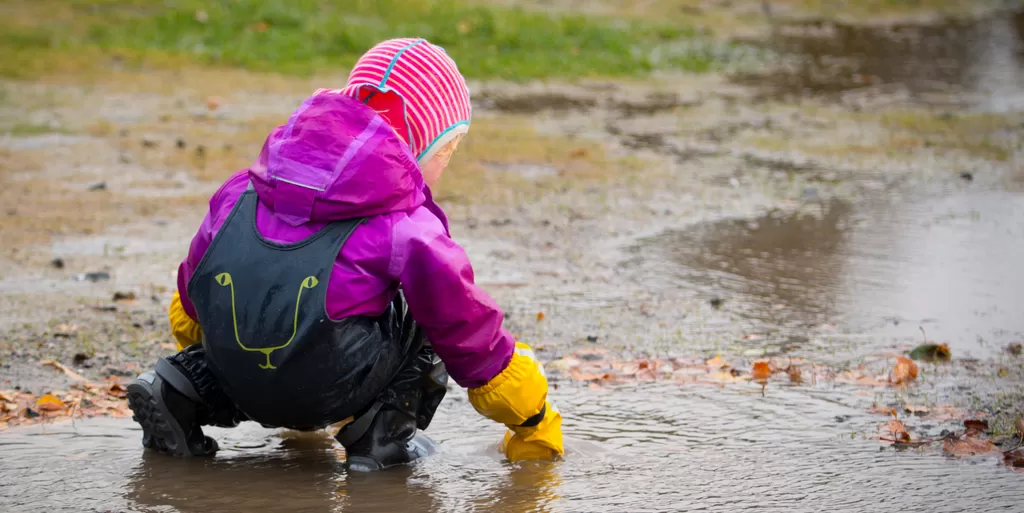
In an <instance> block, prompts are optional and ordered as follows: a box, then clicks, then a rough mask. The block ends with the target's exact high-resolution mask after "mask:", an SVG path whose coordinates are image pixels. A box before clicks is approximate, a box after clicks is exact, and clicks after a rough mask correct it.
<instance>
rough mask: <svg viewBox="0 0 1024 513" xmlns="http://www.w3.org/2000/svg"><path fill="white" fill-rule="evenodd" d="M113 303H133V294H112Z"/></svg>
mask: <svg viewBox="0 0 1024 513" xmlns="http://www.w3.org/2000/svg"><path fill="white" fill-rule="evenodd" d="M114 301H135V293H134V292H131V291H129V292H114Z"/></svg>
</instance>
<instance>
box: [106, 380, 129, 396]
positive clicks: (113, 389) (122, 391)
mask: <svg viewBox="0 0 1024 513" xmlns="http://www.w3.org/2000/svg"><path fill="white" fill-rule="evenodd" d="M107 393H108V394H110V395H112V396H114V397H128V389H126V388H125V387H124V386H123V385H121V384H120V383H113V384H111V385H110V386H109V387H107Z"/></svg>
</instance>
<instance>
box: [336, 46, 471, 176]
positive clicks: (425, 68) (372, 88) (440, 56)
mask: <svg viewBox="0 0 1024 513" xmlns="http://www.w3.org/2000/svg"><path fill="white" fill-rule="evenodd" d="M321 93H336V94H345V95H348V96H351V97H353V98H357V99H359V100H360V101H362V102H363V103H365V104H366V105H368V106H370V107H371V108H373V109H374V110H375V111H377V113H378V114H380V115H381V117H383V118H384V119H385V120H386V121H387V122H388V124H390V125H391V127H392V128H393V129H394V130H395V132H397V133H398V135H399V136H400V137H401V138H402V139H403V140H404V141H405V142H406V143H407V144H408V145H409V148H411V149H412V153H413V155H415V156H416V160H417V161H418V162H419V164H420V165H423V164H425V163H426V162H427V161H429V160H430V158H431V157H433V156H434V154H435V153H437V151H438V150H440V149H441V148H444V147H445V145H446V144H448V143H449V142H450V141H452V140H453V139H455V138H456V137H458V136H459V135H462V134H464V133H466V132H467V131H468V130H469V120H470V104H469V88H468V87H466V80H465V79H464V78H463V77H462V74H461V73H459V68H458V66H456V65H455V61H453V60H452V59H451V57H448V54H447V53H446V52H445V51H444V48H441V47H440V46H436V45H433V44H430V42H428V41H426V40H424V39H391V40H388V41H384V42H382V43H379V44H377V46H374V47H373V48H371V49H370V50H369V51H368V52H366V53H365V54H363V56H362V57H360V58H359V61H357V62H356V65H355V67H353V68H352V72H351V73H350V74H349V77H348V84H346V85H345V88H344V89H334V90H325V89H321V90H319V91H317V94H321Z"/></svg>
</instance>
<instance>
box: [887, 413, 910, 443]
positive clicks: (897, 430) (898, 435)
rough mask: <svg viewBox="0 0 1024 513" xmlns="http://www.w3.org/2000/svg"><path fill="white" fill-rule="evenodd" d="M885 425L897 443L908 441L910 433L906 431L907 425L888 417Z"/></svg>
mask: <svg viewBox="0 0 1024 513" xmlns="http://www.w3.org/2000/svg"><path fill="white" fill-rule="evenodd" d="M886 427H887V428H889V433H890V434H892V439H893V441H895V442H899V443H903V444H905V443H909V442H910V433H908V432H907V426H905V425H904V424H903V423H902V422H900V421H899V420H897V419H890V420H889V422H888V423H886Z"/></svg>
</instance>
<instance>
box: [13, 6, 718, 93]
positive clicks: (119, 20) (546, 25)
mask: <svg viewBox="0 0 1024 513" xmlns="http://www.w3.org/2000/svg"><path fill="white" fill-rule="evenodd" d="M14 4H15V5H16V8H13V9H9V10H10V11H12V12H11V13H7V15H4V14H5V13H4V12H3V11H2V10H0V52H2V53H3V54H5V55H11V56H13V57H12V58H11V59H10V61H11V62H13V63H15V64H14V65H8V66H4V67H0V74H5V75H8V76H24V75H33V74H38V73H39V72H40V68H42V70H41V71H43V72H45V71H46V68H47V66H45V65H42V66H40V65H38V63H39V61H40V59H42V60H44V61H45V60H46V58H47V55H48V54H63V55H67V54H69V53H70V54H74V53H75V52H78V51H86V52H95V51H96V50H97V49H99V50H101V53H102V54H104V55H109V54H117V55H122V56H129V57H130V60H131V61H133V62H134V61H135V60H136V59H141V60H142V61H146V60H147V59H148V58H151V57H152V58H163V57H167V56H171V57H185V58H186V59H187V60H189V61H198V62H201V63H204V64H211V65H228V66H238V67H243V68H246V69H251V70H256V71H276V72H282V73H287V74H299V75H309V74H314V73H318V72H333V71H341V70H345V69H347V68H348V67H349V66H351V64H352V63H353V62H355V60H356V59H357V58H358V57H359V55H361V54H362V53H363V52H364V51H365V50H366V49H367V48H368V47H370V46H371V45H373V44H374V43H376V42H378V41H381V40H384V39H388V38H392V37H423V38H426V39H429V40H430V41H432V42H434V43H436V44H438V45H441V46H443V47H445V48H446V49H447V51H448V53H449V54H450V55H452V56H453V58H454V59H455V60H456V62H458V64H459V67H460V69H461V70H462V71H463V73H464V74H465V75H467V76H469V77H476V78H493V77H497V78H506V79H513V80H517V79H530V78H540V77H551V76H559V77H583V76H637V75H644V74H647V73H648V72H650V71H651V70H652V69H654V68H655V67H658V68H660V69H677V70H683V71H697V72H703V71H707V70H709V69H711V68H712V67H713V65H714V60H715V58H716V57H715V56H713V55H712V54H711V52H710V51H708V50H706V49H704V48H705V47H704V46H701V45H693V46H692V48H693V49H692V50H688V51H684V52H678V51H675V52H673V51H672V49H673V48H679V47H680V45H679V43H680V42H685V41H687V40H690V39H693V38H694V37H696V36H695V32H694V31H693V30H692V29H691V28H690V27H687V26H680V24H678V23H675V24H667V23H663V22H657V21H651V20H629V21H626V20H619V19H611V18H598V17H587V16H581V15H576V14H564V13H563V14H558V15H555V14H547V13H542V12H530V11H524V10H521V9H514V8H500V7H494V6H487V5H479V4H471V3H466V2H464V1H459V0H345V1H323V0H320V1H318V0H269V1H257V0H235V1H230V0H211V1H197V0H176V1H171V0H167V1H164V2H153V1H148V2H147V1H139V0H100V1H89V2H86V1H83V0H66V1H64V2H54V1H52V0H49V1H48V0H36V1H34V2H29V1H26V0H16V1H15V2H14ZM10 5H12V4H8V7H10ZM666 55H668V56H670V57H667V58H666V57H665V56H666ZM92 58H95V56H94V55H93V56H92ZM65 60H66V59H65ZM22 61H23V62H22Z"/></svg>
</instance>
